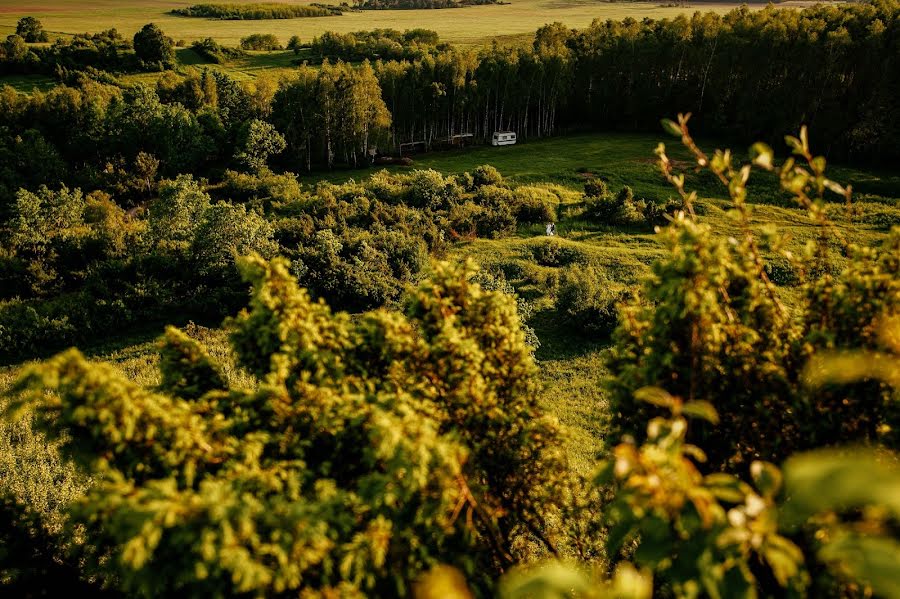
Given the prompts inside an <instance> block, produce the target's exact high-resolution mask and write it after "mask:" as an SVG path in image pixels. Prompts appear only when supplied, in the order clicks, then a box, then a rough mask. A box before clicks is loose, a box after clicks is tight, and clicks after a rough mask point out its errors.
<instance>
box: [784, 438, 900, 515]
mask: <svg viewBox="0 0 900 599" xmlns="http://www.w3.org/2000/svg"><path fill="white" fill-rule="evenodd" d="M782 470H783V473H784V488H785V494H786V495H787V497H788V499H787V501H786V502H785V504H784V510H783V514H784V517H785V519H786V520H787V521H788V522H790V523H792V524H800V523H802V522H804V521H805V520H806V519H807V518H809V517H810V516H812V515H814V514H818V513H822V512H830V511H842V510H846V509H851V508H855V507H862V506H867V505H872V506H883V507H885V508H887V509H889V510H891V512H893V513H894V515H896V516H900V468H898V467H897V465H896V464H892V463H888V461H887V459H886V458H885V456H884V455H883V453H879V452H877V451H875V450H871V449H853V450H835V449H823V450H818V451H811V452H807V453H802V454H799V455H795V456H793V457H791V458H790V459H788V461H787V462H785V464H784V467H783V469H782Z"/></svg>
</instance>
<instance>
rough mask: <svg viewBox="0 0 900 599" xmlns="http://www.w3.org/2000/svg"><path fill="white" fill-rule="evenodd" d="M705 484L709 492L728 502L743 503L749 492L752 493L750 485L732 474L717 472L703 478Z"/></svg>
mask: <svg viewBox="0 0 900 599" xmlns="http://www.w3.org/2000/svg"><path fill="white" fill-rule="evenodd" d="M703 485H704V486H705V487H706V488H707V489H709V492H710V493H712V494H713V496H715V497H716V499H719V500H720V501H726V502H728V503H743V502H744V499H745V498H746V497H747V494H748V493H750V491H751V489H750V486H749V485H748V484H747V483H745V482H743V481H742V480H740V479H739V478H738V477H736V476H732V475H731V474H725V473H724V472H717V473H715V474H710V475H708V476H706V477H705V478H704V479H703Z"/></svg>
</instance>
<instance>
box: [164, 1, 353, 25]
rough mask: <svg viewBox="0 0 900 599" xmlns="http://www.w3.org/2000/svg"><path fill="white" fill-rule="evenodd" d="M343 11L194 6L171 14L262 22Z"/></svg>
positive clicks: (254, 5)
mask: <svg viewBox="0 0 900 599" xmlns="http://www.w3.org/2000/svg"><path fill="white" fill-rule="evenodd" d="M343 11H344V9H343V8H342V7H340V6H335V5H331V4H317V3H313V4H310V5H305V4H281V3H274V2H269V3H249V4H194V5H193V6H188V7H186V8H175V9H173V10H172V11H171V12H172V14H174V15H178V16H181V17H198V18H202V19H223V20H230V21H234V20H251V21H256V20H264V19H296V18H301V17H330V16H334V15H341V14H342V13H343Z"/></svg>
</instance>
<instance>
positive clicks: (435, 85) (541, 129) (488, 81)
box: [376, 0, 900, 161]
mask: <svg viewBox="0 0 900 599" xmlns="http://www.w3.org/2000/svg"><path fill="white" fill-rule="evenodd" d="M898 14H900V4H898V3H897V2H896V1H895V0H884V1H881V0H878V1H875V2H869V3H861V4H857V3H854V4H845V5H840V6H835V5H827V6H826V5H819V6H815V7H811V8H807V9H804V10H802V11H798V10H794V9H777V8H774V7H767V8H765V9H763V10H759V11H751V10H749V9H747V8H739V9H735V10H733V11H731V12H729V13H727V14H725V15H717V14H714V13H705V14H702V13H699V12H697V13H694V15H692V16H690V17H687V16H680V17H677V18H674V19H663V20H653V19H644V20H643V21H636V20H634V19H625V20H623V21H611V20H609V21H602V22H601V21H596V22H594V23H593V24H592V25H591V26H590V27H588V28H587V29H584V30H581V31H575V30H571V29H568V28H566V27H564V26H562V25H560V24H553V25H548V26H545V27H542V28H541V29H540V30H539V31H538V32H537V34H536V36H535V40H534V44H533V46H532V48H527V49H524V48H503V47H499V46H494V47H492V48H489V49H486V50H483V51H481V52H475V51H466V50H459V49H453V50H448V51H444V52H441V53H438V54H436V55H430V56H425V57H422V58H421V59H417V60H414V61H406V62H400V63H392V62H385V63H384V64H381V65H376V72H377V73H378V77H379V81H380V82H381V86H382V92H383V95H384V99H385V102H386V103H387V105H388V108H389V110H390V111H391V114H392V115H393V123H394V124H393V128H392V132H393V134H394V139H398V140H401V141H410V140H422V141H425V142H426V143H431V142H432V141H434V140H435V139H437V138H439V137H440V136H441V135H449V134H452V133H459V132H470V133H473V134H475V135H476V136H477V137H480V138H486V137H487V136H489V135H490V134H491V133H492V132H493V131H495V130H505V129H511V130H515V131H517V132H518V133H519V136H520V138H527V137H529V136H542V135H549V134H553V133H555V132H557V131H559V130H560V129H587V128H591V129H616V130H628V131H635V130H651V131H652V130H654V129H655V127H657V124H658V120H659V116H660V114H661V113H662V112H663V108H662V107H666V106H668V107H678V108H679V109H681V110H683V111H691V112H693V113H694V123H695V128H696V129H697V130H698V131H699V132H702V133H703V134H706V135H714V136H723V137H733V138H736V139H738V140H741V141H749V140H751V139H755V138H762V139H767V140H770V141H771V140H772V139H778V138H780V136H781V135H783V134H785V133H786V132H788V131H792V130H795V129H796V128H797V127H798V126H799V125H800V124H803V123H806V124H809V125H810V126H811V129H812V130H813V131H814V132H815V133H814V135H817V136H820V138H819V139H820V140H821V142H822V144H823V146H824V149H825V152H826V154H828V155H831V156H834V157H840V158H844V159H847V158H850V159H855V160H880V161H890V160H895V159H897V158H898V157H900V144H898V142H897V140H898V139H900V105H898V104H897V102H896V101H895V99H896V98H897V97H900V58H898V56H900V19H898Z"/></svg>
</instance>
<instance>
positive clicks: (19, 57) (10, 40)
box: [3, 35, 29, 63]
mask: <svg viewBox="0 0 900 599" xmlns="http://www.w3.org/2000/svg"><path fill="white" fill-rule="evenodd" d="M28 53H29V51H28V46H27V45H26V44H25V40H24V39H22V37H21V36H19V35H8V36H6V41H5V42H3V57H4V58H5V59H6V60H7V61H9V62H13V63H15V62H22V61H24V60H25V59H26V58H27V57H28Z"/></svg>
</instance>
